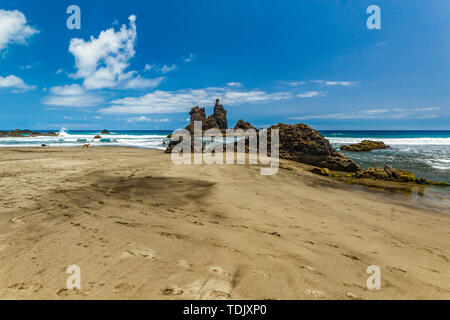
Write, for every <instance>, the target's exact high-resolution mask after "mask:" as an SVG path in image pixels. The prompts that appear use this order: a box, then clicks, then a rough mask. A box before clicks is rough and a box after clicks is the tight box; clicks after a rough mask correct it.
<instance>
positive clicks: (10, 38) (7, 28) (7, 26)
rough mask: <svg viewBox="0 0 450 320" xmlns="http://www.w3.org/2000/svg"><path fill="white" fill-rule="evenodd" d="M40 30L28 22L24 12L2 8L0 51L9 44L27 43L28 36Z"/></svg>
mask: <svg viewBox="0 0 450 320" xmlns="http://www.w3.org/2000/svg"><path fill="white" fill-rule="evenodd" d="M38 32H39V31H38V30H36V29H34V28H33V27H31V26H29V25H28V24H27V19H26V17H25V15H24V14H23V13H22V12H20V11H17V10H13V11H7V10H3V9H0V51H1V50H3V49H5V48H6V47H7V46H8V45H9V44H13V43H18V44H26V43H27V40H28V38H30V37H31V36H32V35H34V34H36V33H38Z"/></svg>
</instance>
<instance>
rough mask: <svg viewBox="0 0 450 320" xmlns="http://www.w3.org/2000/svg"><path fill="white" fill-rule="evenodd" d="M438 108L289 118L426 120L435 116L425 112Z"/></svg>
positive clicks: (364, 111)
mask: <svg viewBox="0 0 450 320" xmlns="http://www.w3.org/2000/svg"><path fill="white" fill-rule="evenodd" d="M439 109H440V108H436V107H430V108H411V109H408V108H392V109H390V108H383V109H369V110H361V111H353V112H343V113H324V114H311V115H304V116H298V117H291V118H289V119H290V120H310V119H334V120H350V119H407V118H414V119H426V118H430V117H431V118H432V117H435V116H436V115H432V114H431V115H430V114H429V113H427V111H431V110H439Z"/></svg>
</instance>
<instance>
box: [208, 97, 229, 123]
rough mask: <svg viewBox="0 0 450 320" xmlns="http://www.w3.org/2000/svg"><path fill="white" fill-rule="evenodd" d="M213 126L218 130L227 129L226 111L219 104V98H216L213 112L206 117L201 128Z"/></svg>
mask: <svg viewBox="0 0 450 320" xmlns="http://www.w3.org/2000/svg"><path fill="white" fill-rule="evenodd" d="M213 128H216V129H219V130H227V129H228V121H227V111H226V110H225V108H224V107H223V106H222V105H221V104H220V101H219V99H217V100H216V104H215V105H214V113H213V114H212V115H210V116H209V117H208V119H206V124H205V126H204V128H203V129H204V130H208V129H213Z"/></svg>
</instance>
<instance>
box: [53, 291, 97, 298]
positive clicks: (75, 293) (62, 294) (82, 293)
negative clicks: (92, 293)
mask: <svg viewBox="0 0 450 320" xmlns="http://www.w3.org/2000/svg"><path fill="white" fill-rule="evenodd" d="M56 295H58V296H60V297H70V296H87V295H89V290H85V289H81V290H79V289H60V290H59V291H58V292H57V293H56Z"/></svg>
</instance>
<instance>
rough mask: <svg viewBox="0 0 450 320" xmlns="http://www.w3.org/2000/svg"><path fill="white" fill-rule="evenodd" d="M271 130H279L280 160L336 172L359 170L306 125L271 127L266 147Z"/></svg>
mask: <svg viewBox="0 0 450 320" xmlns="http://www.w3.org/2000/svg"><path fill="white" fill-rule="evenodd" d="M273 129H278V130H279V137H280V141H279V143H280V145H279V150H280V158H282V159H286V160H293V161H297V162H303V163H307V164H311V165H314V166H317V167H322V168H328V169H330V170H336V171H346V172H356V171H359V170H361V168H360V167H359V165H358V164H357V163H356V162H355V161H353V160H352V159H350V158H348V157H347V156H345V155H343V154H342V153H340V152H338V151H336V150H335V149H334V148H333V147H332V146H331V144H330V142H329V141H328V140H327V139H325V138H324V137H323V136H322V135H321V134H320V133H319V132H318V131H316V130H314V129H312V128H310V127H309V126H307V125H306V124H303V123H299V124H294V125H290V124H283V123H279V124H278V125H274V126H271V127H270V128H269V129H268V130H267V140H268V145H270V140H271V131H272V130H273Z"/></svg>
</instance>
